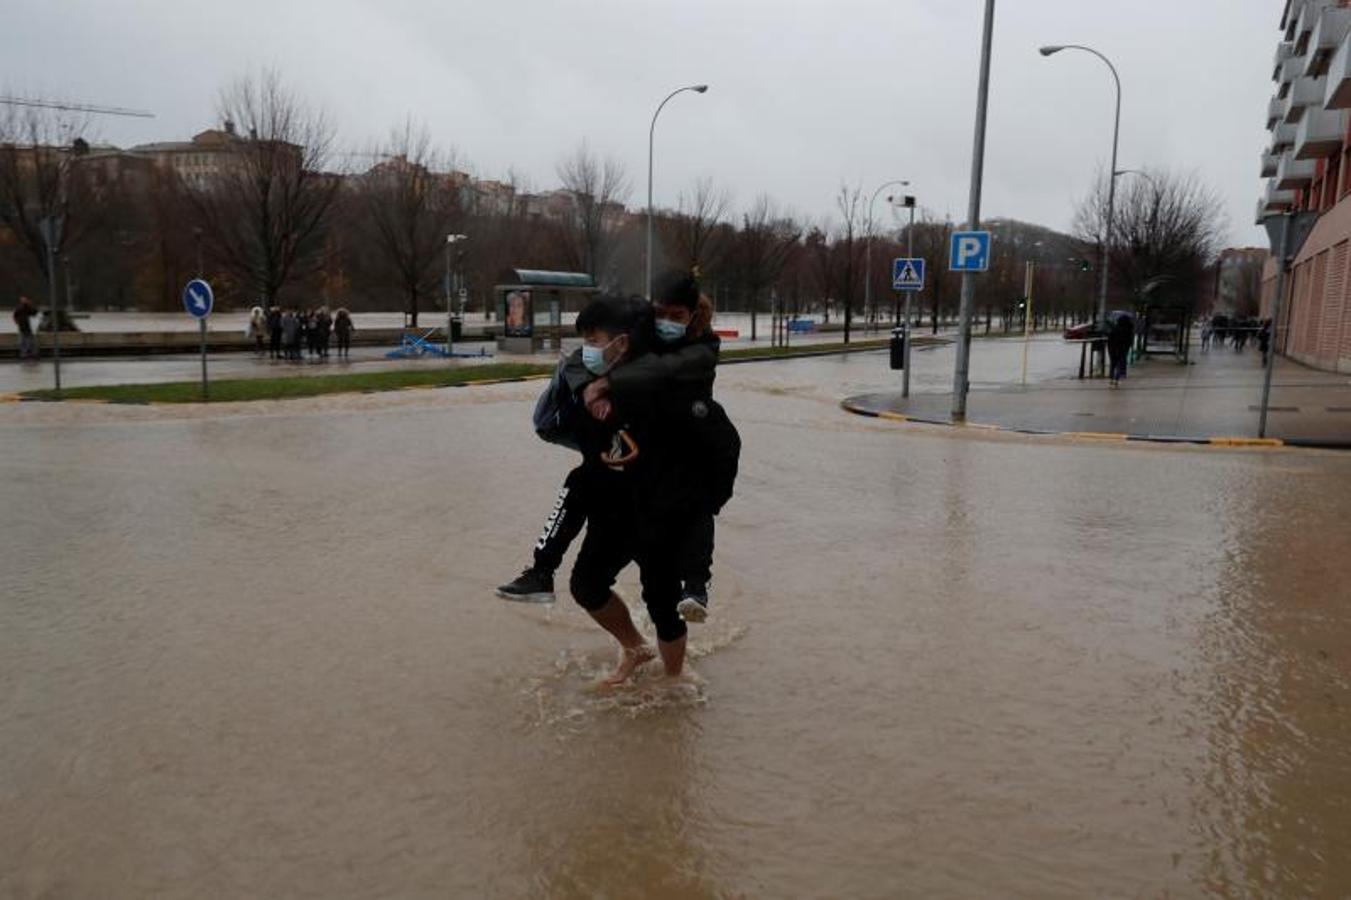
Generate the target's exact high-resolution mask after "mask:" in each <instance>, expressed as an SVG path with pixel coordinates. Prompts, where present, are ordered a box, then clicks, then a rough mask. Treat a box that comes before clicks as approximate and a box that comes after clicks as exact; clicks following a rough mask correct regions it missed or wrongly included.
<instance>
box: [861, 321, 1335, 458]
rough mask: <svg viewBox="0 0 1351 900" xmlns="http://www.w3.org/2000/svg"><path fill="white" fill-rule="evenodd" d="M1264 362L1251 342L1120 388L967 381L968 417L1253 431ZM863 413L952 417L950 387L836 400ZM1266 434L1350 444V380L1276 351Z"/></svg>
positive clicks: (1082, 426)
mask: <svg viewBox="0 0 1351 900" xmlns="http://www.w3.org/2000/svg"><path fill="white" fill-rule="evenodd" d="M1066 353H1068V350H1067V349H1066V347H1065V345H1064V344H1063V342H1061V341H1059V339H1057V338H1050V337H1044V338H1040V339H1038V340H1036V341H1034V342H1033V344H1032V355H1033V356H1034V357H1047V356H1050V355H1058V356H1065V354H1066ZM1262 379H1263V369H1262V364H1261V356H1260V355H1259V354H1258V352H1257V351H1256V350H1255V349H1253V348H1252V347H1249V348H1248V349H1247V350H1245V351H1242V352H1239V351H1235V350H1234V349H1233V348H1231V347H1222V348H1215V349H1212V350H1210V351H1208V352H1205V353H1202V352H1200V350H1199V348H1195V347H1194V348H1193V352H1192V358H1191V362H1190V364H1182V363H1180V362H1179V361H1178V360H1177V359H1176V358H1174V357H1164V356H1154V357H1150V358H1148V359H1146V360H1142V361H1140V362H1138V363H1137V364H1136V365H1135V366H1133V367H1132V368H1131V370H1130V374H1129V376H1128V377H1127V378H1126V380H1125V381H1123V382H1122V383H1121V385H1120V387H1116V388H1114V387H1112V386H1111V384H1110V383H1109V382H1108V381H1107V380H1106V379H1085V380H1080V379H1078V378H1076V377H1074V376H1073V375H1070V376H1068V377H1066V376H1064V375H1060V376H1058V377H1053V378H1049V379H1045V380H1042V381H1034V382H1029V383H1028V384H1027V385H1026V386H1023V385H1021V384H1007V385H993V386H991V385H985V386H977V385H973V387H972V389H971V391H970V393H969V394H968V396H967V422H968V423H970V424H980V425H990V426H996V427H999V428H1003V429H1008V430H1013V431H1024V432H1034V433H1090V434H1095V435H1111V436H1121V437H1130V438H1136V439H1152V440H1188V441H1194V440H1207V439H1223V438H1245V439H1247V438H1256V437H1257V436H1258V431H1259V418H1260V404H1261V398H1262ZM844 404H845V407H846V408H847V409H849V410H850V411H852V412H857V413H860V414H863V415H888V416H903V417H905V418H907V419H913V420H917V421H924V422H938V423H945V424H950V423H951V421H952V418H951V410H952V394H951V393H912V395H911V396H910V398H909V399H903V398H902V397H901V395H900V392H899V391H888V392H885V393H871V394H860V395H858V396H854V397H850V398H848V399H847V400H845V401H844ZM1267 437H1270V438H1277V439H1280V440H1283V441H1285V442H1287V443H1297V444H1318V445H1333V446H1348V447H1351V377H1349V376H1347V375H1345V374H1336V373H1330V372H1320V371H1317V370H1314V369H1310V368H1307V367H1305V366H1302V365H1299V364H1298V363H1295V362H1292V361H1290V360H1288V359H1284V358H1278V359H1277V361H1276V369H1275V371H1274V373H1273V376H1272V389H1271V407H1270V412H1269V415H1268V422H1267Z"/></svg>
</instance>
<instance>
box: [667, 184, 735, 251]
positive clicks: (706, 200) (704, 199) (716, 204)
mask: <svg viewBox="0 0 1351 900" xmlns="http://www.w3.org/2000/svg"><path fill="white" fill-rule="evenodd" d="M730 202H731V200H730V197H729V195H728V193H727V191H726V190H725V189H722V188H718V187H716V186H715V185H714V183H713V179H712V178H700V179H699V180H698V181H696V182H695V183H694V189H693V190H692V191H690V192H689V193H688V194H686V193H684V192H682V193H681V195H680V200H679V206H678V208H677V212H676V213H675V215H673V216H666V217H663V219H662V225H663V226H664V227H663V228H662V231H663V236H664V237H665V241H664V243H667V244H669V245H670V246H671V247H673V248H674V254H675V256H677V257H678V259H679V263H680V264H681V265H684V266H687V267H689V268H691V269H696V268H697V269H698V270H699V271H700V272H705V271H708V270H709V269H711V268H713V267H714V266H715V265H716V264H717V262H718V260H719V259H720V258H721V256H722V254H723V253H724V252H725V251H726V246H725V245H724V244H723V243H722V242H721V241H719V240H718V238H719V237H720V236H721V235H722V233H723V232H722V230H721V229H720V228H719V227H718V226H719V225H720V224H721V223H722V221H723V220H724V219H725V218H726V217H727V207H728V205H729V203H730Z"/></svg>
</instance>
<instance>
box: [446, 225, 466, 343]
mask: <svg viewBox="0 0 1351 900" xmlns="http://www.w3.org/2000/svg"><path fill="white" fill-rule="evenodd" d="M467 240H469V235H467V234H448V235H446V355H447V356H449V355H450V354H451V353H452V352H454V349H455V348H454V343H455V341H454V338H455V306H454V305H453V304H452V303H451V300H450V248H451V247H453V246H454V245H455V244H458V243H459V242H460V241H467ZM461 312H463V310H461Z"/></svg>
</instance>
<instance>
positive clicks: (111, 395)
mask: <svg viewBox="0 0 1351 900" xmlns="http://www.w3.org/2000/svg"><path fill="white" fill-rule="evenodd" d="M921 342H924V343H928V341H927V340H925V339H924V338H916V340H915V344H916V346H922V343H921ZM886 346H887V341H886V340H867V341H853V342H851V343H849V344H844V343H830V344H798V345H794V346H789V347H736V348H731V349H725V350H723V351H722V354H721V356H722V359H724V360H736V359H747V360H759V359H774V358H777V357H795V356H809V355H815V354H825V353H845V352H858V351H864V350H880V349H883V348H885V347H886ZM553 370H554V367H553V366H552V365H546V364H541V363H486V364H484V365H479V366H464V367H461V368H454V369H430V370H416V369H414V370H409V369H403V370H397V371H385V372H350V373H344V374H341V375H288V376H283V377H281V378H224V379H220V380H218V381H211V382H210V383H209V384H208V391H207V402H209V403H241V402H247V401H251V400H288V399H291V398H294V397H317V396H319V395H320V394H351V393H371V392H375V391H397V390H403V389H405V388H437V387H450V386H453V385H457V384H469V383H472V382H479V381H499V380H507V379H512V378H526V377H531V376H539V375H548V374H550V373H551V372H553ZM19 396H20V397H21V398H22V399H24V400H94V401H99V402H103V403H201V402H202V383H201V382H200V381H169V382H164V383H162V384H110V385H93V386H90V387H75V388H66V389H65V390H63V391H61V392H60V393H59V394H58V393H57V392H56V391H54V390H51V389H45V390H38V391H25V392H24V393H22V394H20V395H19Z"/></svg>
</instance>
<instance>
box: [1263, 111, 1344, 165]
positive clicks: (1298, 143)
mask: <svg viewBox="0 0 1351 900" xmlns="http://www.w3.org/2000/svg"><path fill="white" fill-rule="evenodd" d="M1276 127H1277V128H1280V127H1281V126H1279V125H1278V126H1276ZM1286 127H1289V126H1286ZM1345 135H1346V116H1345V114H1344V113H1343V112H1342V111H1341V110H1340V109H1337V110H1333V111H1331V112H1328V111H1327V110H1322V109H1311V110H1309V112H1308V114H1307V115H1305V116H1304V118H1303V119H1301V120H1300V123H1299V126H1298V130H1297V131H1296V133H1295V159H1322V158H1323V157H1324V156H1329V155H1331V154H1333V153H1336V152H1337V151H1338V150H1340V149H1341V148H1342V138H1343V137H1345Z"/></svg>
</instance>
